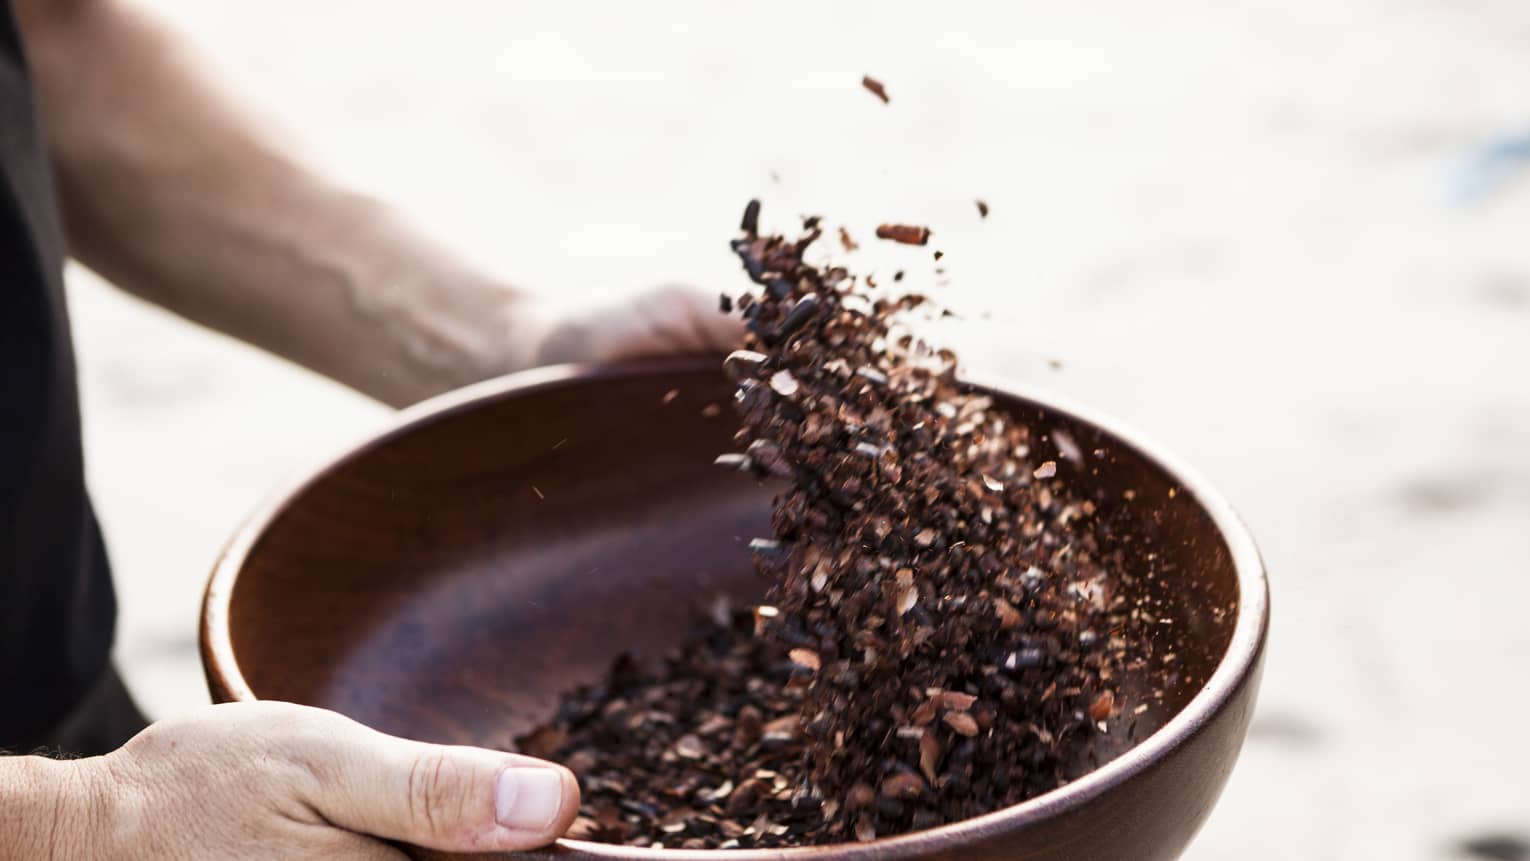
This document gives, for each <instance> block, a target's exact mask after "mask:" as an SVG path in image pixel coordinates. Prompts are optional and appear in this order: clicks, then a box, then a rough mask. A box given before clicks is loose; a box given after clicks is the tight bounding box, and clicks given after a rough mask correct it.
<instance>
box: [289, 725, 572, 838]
mask: <svg viewBox="0 0 1530 861" xmlns="http://www.w3.org/2000/svg"><path fill="white" fill-rule="evenodd" d="M346 723H347V724H349V726H350V727H351V728H352V729H351V731H349V732H345V733H342V734H341V736H340V737H336V736H335V735H329V737H328V738H327V739H326V741H325V742H324V743H323V747H322V749H320V750H317V751H314V752H313V755H314V756H315V758H316V759H317V760H318V762H317V763H315V766H316V767H314V769H313V770H314V771H315V772H316V773H317V774H318V775H319V777H320V781H319V786H318V789H317V791H316V796H315V797H313V798H310V799H309V802H310V803H311V804H312V805H313V807H314V808H315V809H316V810H317V811H318V812H319V814H321V815H322V816H324V818H326V819H328V820H329V821H330V822H332V823H334V824H335V825H338V826H340V827H342V828H346V829H349V830H351V831H357V832H360V833H362V834H369V835H372V836H374V837H382V838H386V839H389V840H401V841H404V842H406V843H412V844H415V845H417V846H423V847H426V848H430V849H440V850H443V851H448V852H487V851H513V850H520V849H532V848H535V847H538V846H545V845H547V844H548V843H551V842H553V841H554V840H556V839H557V838H558V837H559V836H560V835H562V834H563V832H564V831H566V830H567V829H568V826H569V825H570V824H571V823H572V822H573V821H574V817H575V816H576V815H577V814H578V812H579V784H578V782H577V781H575V779H574V775H573V774H572V773H571V772H569V770H568V769H566V768H563V767H562V766H558V765H553V764H551V763H548V762H543V761H541V760H537V759H532V758H530V757H525V756H517V755H515V754H509V753H499V752H496V751H491V750H485V749H482V748H476V747H456V746H448V745H434V744H425V743H423V742H416V741H408V740H405V739H401V738H395V737H393V736H389V735H384V734H383V733H380V732H377V731H375V730H372V729H369V728H367V727H364V726H362V725H361V724H358V723H355V722H354V721H349V720H348V721H347V722H346Z"/></svg>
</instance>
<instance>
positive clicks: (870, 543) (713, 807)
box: [521, 202, 1144, 848]
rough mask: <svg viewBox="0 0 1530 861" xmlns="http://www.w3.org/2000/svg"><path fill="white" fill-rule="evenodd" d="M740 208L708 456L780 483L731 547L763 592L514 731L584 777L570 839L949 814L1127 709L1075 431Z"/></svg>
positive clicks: (1078, 770)
mask: <svg viewBox="0 0 1530 861" xmlns="http://www.w3.org/2000/svg"><path fill="white" fill-rule="evenodd" d="M758 216H759V204H758V202H751V203H750V205H749V208H748V210H747V211H746V213H745V217H744V223H743V227H742V233H743V235H742V236H741V237H740V238H738V239H737V240H735V241H734V243H733V248H734V250H735V251H736V252H737V254H738V256H739V257H740V259H741V260H742V261H743V264H744V268H745V270H746V271H747V272H748V274H749V277H750V279H751V280H752V281H753V282H754V283H755V284H756V285H758V287H757V288H755V289H751V290H750V291H748V292H745V293H744V294H742V295H740V296H737V297H724V300H723V306H724V308H725V310H735V311H736V312H738V313H741V314H742V315H743V317H744V319H745V320H746V322H747V326H748V334H747V336H746V338H745V343H744V347H745V349H743V350H740V351H738V352H735V353H733V354H732V355H730V356H729V357H728V359H727V362H726V365H725V367H726V370H727V372H728V373H729V375H730V376H731V378H732V379H733V380H734V381H735V382H736V383H737V386H738V388H737V393H736V398H735V405H736V407H737V409H738V413H739V416H740V418H741V423H742V428H741V430H740V431H739V433H738V436H737V441H738V443H739V446H740V448H741V449H742V451H741V452H740V453H737V454H729V455H723V456H722V457H720V458H718V461H719V463H720V464H721V465H722V466H723V467H725V468H734V469H739V470H744V471H748V472H752V473H754V474H756V475H758V476H760V477H761V478H765V477H774V478H777V479H782V480H784V481H783V487H784V489H783V490H782V492H781V493H779V494H778V495H777V497H776V499H775V503H774V509H773V527H774V532H775V535H774V537H773V538H769V539H766V538H760V539H756V540H755V541H754V542H753V544H752V548H753V552H754V560H755V565H756V567H757V568H758V569H759V570H760V571H761V573H763V574H765V575H767V576H768V577H769V578H770V582H771V584H772V585H771V588H770V591H769V593H768V595H767V601H769V602H770V603H769V604H768V605H765V606H761V607H758V608H752V610H733V609H729V608H725V607H720V608H717V611H716V612H715V613H713V618H712V619H711V620H709V621H708V622H707V623H706V624H705V625H704V626H703V627H702V628H701V629H700V630H699V631H698V632H697V634H696V635H695V636H694V637H693V638H692V640H691V641H690V642H689V643H688V644H687V645H686V646H684V647H683V648H682V649H680V650H679V651H677V652H675V653H673V654H671V655H668V656H666V658H665V659H664V661H663V662H662V663H659V664H655V665H648V666H642V665H639V664H638V663H636V662H634V661H632V660H629V659H623V660H621V661H619V662H618V664H617V666H616V667H615V668H614V669H613V670H612V672H611V674H610V675H609V677H608V678H607V679H606V680H604V682H603V683H601V684H598V685H594V686H590V687H586V688H582V689H580V690H577V691H574V692H571V693H570V694H568V695H567V696H565V697H564V699H563V700H562V702H561V704H560V707H559V711H558V713H557V716H556V717H555V718H554V720H553V721H552V722H551V723H549V724H548V725H546V726H544V727H543V728H542V729H541V730H539V731H538V732H537V733H535V734H533V735H532V736H529V737H527V738H524V739H522V740H521V742H522V744H521V746H522V749H524V750H527V751H528V752H530V753H534V754H538V755H542V756H549V757H553V758H556V759H560V760H561V761H563V762H565V763H567V764H568V765H569V766H570V767H571V768H572V769H573V770H574V771H575V773H576V774H578V775H579V777H580V780H581V783H582V788H583V791H584V802H583V808H582V810H581V816H580V818H579V820H578V822H577V823H576V825H575V827H574V831H573V832H572V834H571V836H574V837H582V838H586V839H594V840H602V841H607V842H615V843H626V844H631V845H640V846H676V847H687V848H734V847H740V848H747V847H781V846H794V845H811V844H826V843H839V842H851V841H867V840H872V839H875V838H877V837H880V836H888V835H895V834H901V833H906V832H909V831H912V830H917V829H923V828H929V827H934V826H938V825H943V824H946V823H952V822H957V821H960V820H963V819H968V818H971V817H973V816H978V815H981V814H984V813H988V812H991V811H994V810H997V809H1000V808H1002V807H1005V806H1008V805H1011V804H1015V803H1018V802H1021V801H1024V800H1026V799H1028V798H1031V797H1033V796H1036V795H1038V794H1040V793H1043V792H1046V791H1048V790H1051V789H1054V788H1056V787H1058V786H1060V785H1061V784H1063V783H1065V782H1066V781H1068V780H1070V779H1072V778H1074V777H1077V776H1079V775H1080V774H1082V773H1083V772H1086V771H1088V770H1089V769H1090V768H1091V767H1092V766H1094V765H1096V764H1097V762H1094V761H1092V760H1094V759H1096V758H1097V757H1098V755H1099V750H1101V749H1102V746H1101V744H1100V742H1101V740H1102V739H1105V738H1106V737H1107V736H1109V735H1111V734H1112V724H1118V723H1119V722H1120V720H1121V719H1122V718H1126V719H1130V717H1131V715H1133V714H1141V713H1142V710H1143V708H1144V707H1142V706H1137V705H1136V704H1134V703H1131V702H1128V701H1127V697H1126V695H1125V692H1124V686H1123V685H1122V684H1120V681H1121V679H1122V678H1123V677H1124V676H1125V675H1127V674H1128V673H1130V672H1132V671H1134V670H1135V669H1137V668H1138V663H1137V662H1134V661H1133V659H1132V658H1131V656H1130V655H1129V651H1130V650H1129V648H1128V643H1129V642H1130V641H1131V635H1130V633H1129V630H1128V629H1129V628H1131V627H1132V626H1133V625H1135V624H1137V622H1136V614H1134V613H1131V612H1130V609H1129V607H1128V606H1127V605H1128V603H1129V602H1127V601H1126V600H1125V598H1124V597H1122V596H1118V595H1116V594H1115V590H1114V588H1113V573H1114V572H1115V571H1117V570H1118V569H1119V566H1120V565H1122V564H1123V562H1122V559H1121V557H1120V554H1119V552H1117V551H1114V550H1111V549H1110V548H1109V547H1108V546H1107V543H1108V542H1103V541H1102V540H1101V537H1100V536H1101V534H1102V528H1101V524H1100V523H1098V522H1096V521H1097V519H1096V518H1095V514H1096V512H1095V505H1094V503H1093V502H1092V501H1091V500H1090V499H1089V498H1087V496H1086V495H1083V494H1080V493H1077V492H1075V491H1073V490H1072V489H1071V488H1070V487H1069V484H1068V482H1067V481H1066V476H1063V475H1060V474H1059V460H1064V461H1066V459H1068V458H1073V459H1078V458H1080V457H1081V456H1082V455H1081V453H1080V452H1079V451H1078V446H1077V445H1076V444H1075V443H1074V442H1073V441H1072V440H1071V439H1070V438H1068V437H1067V436H1066V434H1064V433H1062V432H1059V431H1056V430H1053V431H1050V432H1033V430H1032V429H1031V428H1029V427H1027V426H1025V425H1023V424H1020V423H1017V422H1014V421H1012V420H1011V419H1010V418H1009V417H1008V416H1007V415H1006V414H1004V413H1003V412H1002V411H1000V410H998V409H995V408H994V407H993V404H992V402H991V400H990V399H989V398H988V397H986V396H984V395H982V394H981V393H977V392H974V391H972V390H971V389H970V388H969V387H967V386H965V385H964V384H962V383H961V382H959V381H958V379H957V375H956V356H955V355H954V354H953V353H952V352H951V351H949V350H945V349H939V348H936V347H932V346H930V345H928V344H927V343H926V342H925V341H924V340H923V339H922V338H921V337H920V336H919V335H918V334H916V332H915V331H914V330H915V329H916V328H917V327H915V326H911V325H910V324H911V322H912V321H913V320H914V319H915V318H916V317H918V316H920V315H921V314H922V313H924V312H926V311H928V310H929V309H930V308H931V307H932V306H931V303H929V302H928V300H927V299H926V298H924V297H922V296H919V295H913V294H903V295H888V294H884V293H883V292H882V291H881V290H879V289H878V288H876V287H875V285H874V284H872V283H870V281H869V279H862V278H858V277H856V276H853V275H851V274H850V273H849V272H848V271H846V270H845V269H843V268H840V267H836V266H826V267H820V266H815V265H812V264H809V263H807V262H805V261H804V259H803V258H804V254H805V253H806V252H807V251H808V249H809V248H810V247H811V246H812V244H813V243H814V242H815V241H816V240H817V239H818V238H819V237H820V234H821V227H820V225H819V223H818V220H817V219H812V218H810V219H807V220H806V221H805V222H804V232H803V234H802V235H801V236H800V238H797V239H793V240H788V239H786V238H783V237H781V236H770V235H767V236H762V235H760V234H759V231H758ZM1064 465H1065V467H1066V466H1067V464H1066V463H1065V464H1064ZM1128 734H1129V733H1128Z"/></svg>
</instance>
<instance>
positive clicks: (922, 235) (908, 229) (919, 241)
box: [877, 224, 930, 245]
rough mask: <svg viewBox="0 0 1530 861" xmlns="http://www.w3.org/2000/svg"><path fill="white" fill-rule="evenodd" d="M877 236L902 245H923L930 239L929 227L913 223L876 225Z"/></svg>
mask: <svg viewBox="0 0 1530 861" xmlns="http://www.w3.org/2000/svg"><path fill="white" fill-rule="evenodd" d="M877 238H878V239H891V240H892V241H893V242H901V243H903V244H904V245H924V244H925V243H927V242H929V241H930V229H929V228H928V227H920V226H918V225H914V224H881V225H878V226H877Z"/></svg>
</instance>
